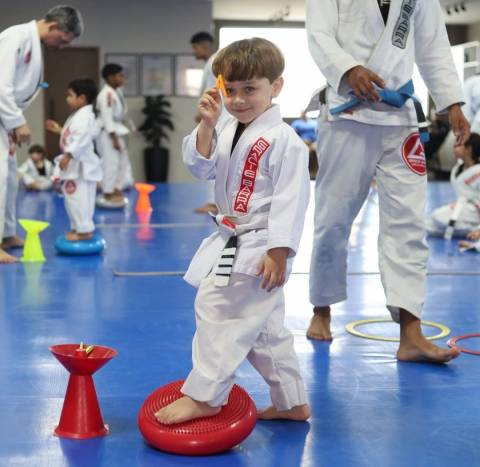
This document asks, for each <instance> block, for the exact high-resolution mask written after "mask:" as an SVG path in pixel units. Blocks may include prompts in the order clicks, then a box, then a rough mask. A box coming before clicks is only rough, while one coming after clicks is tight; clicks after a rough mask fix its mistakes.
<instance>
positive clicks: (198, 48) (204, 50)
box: [192, 41, 213, 61]
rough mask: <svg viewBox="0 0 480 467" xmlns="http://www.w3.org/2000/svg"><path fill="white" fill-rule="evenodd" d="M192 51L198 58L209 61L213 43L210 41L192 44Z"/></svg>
mask: <svg viewBox="0 0 480 467" xmlns="http://www.w3.org/2000/svg"><path fill="white" fill-rule="evenodd" d="M192 52H193V55H195V58H196V59H197V60H205V61H207V60H208V59H209V58H210V57H211V55H212V54H213V44H212V43H211V42H209V41H202V42H196V43H195V44H192Z"/></svg>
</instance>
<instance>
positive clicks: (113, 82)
mask: <svg viewBox="0 0 480 467" xmlns="http://www.w3.org/2000/svg"><path fill="white" fill-rule="evenodd" d="M107 82H108V84H109V85H110V86H112V87H113V88H119V87H121V86H123V85H124V84H125V74H124V73H123V71H119V72H118V73H115V74H114V75H110V76H109V77H108V78H107Z"/></svg>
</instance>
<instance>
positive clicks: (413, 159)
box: [402, 133, 427, 175]
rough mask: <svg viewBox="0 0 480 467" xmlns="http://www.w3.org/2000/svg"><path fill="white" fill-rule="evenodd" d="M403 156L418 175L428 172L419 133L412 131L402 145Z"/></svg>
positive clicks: (408, 165)
mask: <svg viewBox="0 0 480 467" xmlns="http://www.w3.org/2000/svg"><path fill="white" fill-rule="evenodd" d="M402 157H403V160H404V162H405V164H406V165H407V167H408V168H409V169H410V170H411V171H412V172H414V173H416V174H417V175H425V174H426V173H427V163H426V161H425V151H424V149H423V144H422V142H421V141H420V134H419V133H412V134H411V135H409V136H408V137H407V139H406V140H405V141H404V143H403V145H402Z"/></svg>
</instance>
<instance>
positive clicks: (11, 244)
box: [0, 235, 25, 250]
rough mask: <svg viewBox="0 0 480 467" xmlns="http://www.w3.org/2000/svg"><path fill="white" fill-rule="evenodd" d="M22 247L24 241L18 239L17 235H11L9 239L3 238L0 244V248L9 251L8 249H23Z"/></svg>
mask: <svg viewBox="0 0 480 467" xmlns="http://www.w3.org/2000/svg"><path fill="white" fill-rule="evenodd" d="M24 245H25V241H24V240H23V238H21V237H19V236H18V235H12V236H11V237H4V239H3V240H2V243H1V244H0V248H3V249H4V250H9V249H10V248H23V246H24Z"/></svg>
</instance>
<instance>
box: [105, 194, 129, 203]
mask: <svg viewBox="0 0 480 467" xmlns="http://www.w3.org/2000/svg"><path fill="white" fill-rule="evenodd" d="M103 197H104V198H105V199H106V200H107V201H111V202H112V203H121V202H123V199H124V197H123V194H122V193H120V194H117V193H104V194H103Z"/></svg>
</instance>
